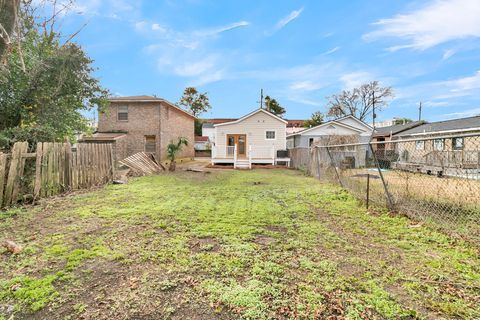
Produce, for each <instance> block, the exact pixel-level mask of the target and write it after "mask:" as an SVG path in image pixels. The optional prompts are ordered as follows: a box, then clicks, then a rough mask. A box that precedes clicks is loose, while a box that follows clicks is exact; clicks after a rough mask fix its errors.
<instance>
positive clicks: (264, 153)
mask: <svg viewBox="0 0 480 320" xmlns="http://www.w3.org/2000/svg"><path fill="white" fill-rule="evenodd" d="M249 157H251V158H252V159H272V160H275V147H274V146H253V145H250V148H249Z"/></svg>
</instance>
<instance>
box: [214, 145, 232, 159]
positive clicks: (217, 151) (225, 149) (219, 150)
mask: <svg viewBox="0 0 480 320" xmlns="http://www.w3.org/2000/svg"><path fill="white" fill-rule="evenodd" d="M236 153H237V152H236V149H235V146H225V145H223V146H222V145H215V146H212V158H213V159H216V158H218V159H233V158H235V155H236Z"/></svg>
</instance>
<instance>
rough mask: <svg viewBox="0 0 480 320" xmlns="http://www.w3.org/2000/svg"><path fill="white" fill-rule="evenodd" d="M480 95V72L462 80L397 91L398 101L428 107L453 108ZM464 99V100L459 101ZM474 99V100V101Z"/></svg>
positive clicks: (409, 87) (436, 82)
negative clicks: (421, 102)
mask: <svg viewBox="0 0 480 320" xmlns="http://www.w3.org/2000/svg"><path fill="white" fill-rule="evenodd" d="M479 94H480V71H477V72H476V73H475V74H474V75H472V76H466V77H462V78H457V79H452V80H445V81H432V82H425V83H419V84H416V85H412V86H406V87H400V88H398V89H397V90H396V98H397V100H404V101H410V102H411V101H413V99H415V100H416V101H417V102H418V101H421V100H423V101H426V103H425V105H426V106H432V107H436V106H452V105H458V104H459V103H462V104H464V105H465V104H466V103H470V102H469V101H474V100H475V99H476V98H477V97H478V95H479ZM459 98H462V99H459ZM472 99H473V100H472Z"/></svg>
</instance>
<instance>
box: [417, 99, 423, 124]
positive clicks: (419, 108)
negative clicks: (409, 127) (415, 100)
mask: <svg viewBox="0 0 480 320" xmlns="http://www.w3.org/2000/svg"><path fill="white" fill-rule="evenodd" d="M420 120H422V101H420V105H419V106H418V121H420Z"/></svg>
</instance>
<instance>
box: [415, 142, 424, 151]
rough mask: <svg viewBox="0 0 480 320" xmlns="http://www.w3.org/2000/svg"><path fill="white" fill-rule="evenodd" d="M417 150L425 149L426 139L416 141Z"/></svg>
mask: <svg viewBox="0 0 480 320" xmlns="http://www.w3.org/2000/svg"><path fill="white" fill-rule="evenodd" d="M415 150H425V141H423V140H422V141H415Z"/></svg>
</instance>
